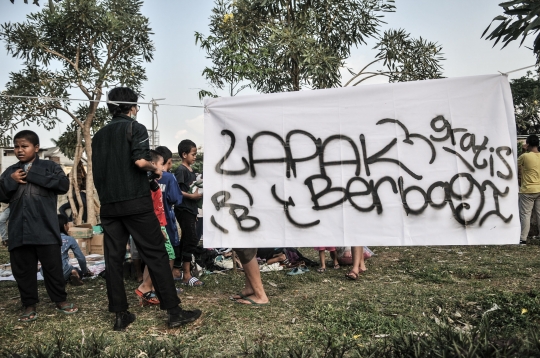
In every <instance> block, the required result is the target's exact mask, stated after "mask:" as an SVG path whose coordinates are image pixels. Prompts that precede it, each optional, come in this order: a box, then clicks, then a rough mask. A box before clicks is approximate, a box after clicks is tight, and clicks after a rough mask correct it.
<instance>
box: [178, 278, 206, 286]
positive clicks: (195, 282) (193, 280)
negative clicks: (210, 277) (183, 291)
mask: <svg viewBox="0 0 540 358" xmlns="http://www.w3.org/2000/svg"><path fill="white" fill-rule="evenodd" d="M182 285H184V286H192V287H200V286H203V285H204V282H202V281H201V280H199V279H198V278H197V277H195V276H192V277H191V278H190V279H189V281H188V282H182Z"/></svg>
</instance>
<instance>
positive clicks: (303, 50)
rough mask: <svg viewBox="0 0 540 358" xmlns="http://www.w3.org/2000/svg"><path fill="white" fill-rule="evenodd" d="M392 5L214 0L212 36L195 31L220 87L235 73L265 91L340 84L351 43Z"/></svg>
mask: <svg viewBox="0 0 540 358" xmlns="http://www.w3.org/2000/svg"><path fill="white" fill-rule="evenodd" d="M393 10H394V5H393V0H388V1H387V0H280V1H267V0H235V1H228V0H216V6H215V7H214V9H213V14H212V16H211V17H210V32H211V34H212V35H211V36H209V37H206V38H205V37H203V36H201V35H200V34H196V37H197V40H198V41H200V43H201V47H202V48H203V49H205V50H206V52H207V54H208V57H209V58H210V59H212V62H213V63H214V66H213V67H211V68H209V69H206V70H205V72H204V75H205V77H206V78H207V79H208V80H209V81H210V83H211V84H212V85H213V86H215V87H217V88H221V86H222V83H221V82H220V80H225V81H224V82H225V83H227V80H229V82H230V79H231V78H232V79H234V80H236V81H238V80H248V81H249V82H250V85H251V86H252V87H253V88H254V89H255V90H257V91H259V92H264V93H268V92H283V91H298V90H300V89H301V88H329V87H336V86H339V84H340V72H339V69H340V68H341V67H342V66H343V65H344V59H346V58H348V57H349V55H350V48H351V46H353V45H359V44H363V43H365V41H366V39H368V38H370V37H373V36H375V35H376V34H377V33H378V27H379V26H380V24H381V23H382V19H381V16H382V14H383V13H384V12H389V11H393ZM214 74H217V78H216V76H212V75H214ZM224 74H225V75H224Z"/></svg>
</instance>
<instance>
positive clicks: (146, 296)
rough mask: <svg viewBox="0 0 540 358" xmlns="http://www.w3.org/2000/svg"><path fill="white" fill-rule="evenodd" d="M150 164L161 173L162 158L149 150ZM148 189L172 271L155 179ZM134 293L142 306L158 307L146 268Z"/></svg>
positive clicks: (164, 219) (169, 248)
mask: <svg viewBox="0 0 540 358" xmlns="http://www.w3.org/2000/svg"><path fill="white" fill-rule="evenodd" d="M150 158H151V163H152V164H153V165H154V166H155V167H156V168H157V169H158V170H161V171H163V157H162V156H161V155H160V154H159V153H158V152H157V151H155V150H150ZM150 189H151V192H152V203H153V205H154V212H155V213H156V217H157V219H158V221H159V225H160V226H161V232H162V233H163V238H164V239H163V242H164V245H165V250H166V251H167V254H168V255H169V263H170V266H171V269H172V265H173V262H174V259H175V255H174V249H173V247H172V245H171V242H170V241H169V236H168V235H167V229H166V228H165V226H166V225H167V219H166V218H165V210H164V206H163V194H162V193H161V189H160V187H159V184H158V182H157V180H156V179H153V181H151V182H150ZM133 245H134V243H133ZM135 293H136V294H137V295H138V296H139V297H141V299H142V300H143V301H142V303H143V304H151V305H158V304H159V299H158V297H157V295H156V293H155V291H154V286H153V284H152V278H151V277H150V273H149V272H148V266H146V267H145V268H144V273H143V282H142V283H141V284H140V286H139V287H138V288H137V289H136V290H135Z"/></svg>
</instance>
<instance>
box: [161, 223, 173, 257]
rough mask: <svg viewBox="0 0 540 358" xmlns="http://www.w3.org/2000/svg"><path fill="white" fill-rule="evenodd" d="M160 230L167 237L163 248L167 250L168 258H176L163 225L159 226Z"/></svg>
mask: <svg viewBox="0 0 540 358" xmlns="http://www.w3.org/2000/svg"><path fill="white" fill-rule="evenodd" d="M161 231H162V232H163V235H164V236H165V237H166V238H167V241H165V250H167V254H168V255H169V260H174V259H175V258H176V255H175V254H174V248H173V246H172V245H171V240H169V235H167V229H166V228H165V226H162V227H161Z"/></svg>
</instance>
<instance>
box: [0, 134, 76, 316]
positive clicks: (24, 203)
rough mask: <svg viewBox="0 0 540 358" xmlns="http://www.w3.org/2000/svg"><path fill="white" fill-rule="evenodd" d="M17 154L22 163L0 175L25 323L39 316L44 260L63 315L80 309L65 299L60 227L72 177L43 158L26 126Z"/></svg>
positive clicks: (16, 140) (52, 292)
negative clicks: (60, 206) (59, 211)
mask: <svg viewBox="0 0 540 358" xmlns="http://www.w3.org/2000/svg"><path fill="white" fill-rule="evenodd" d="M13 141H14V144H15V146H14V152H15V155H16V156H17V158H18V159H19V162H18V163H16V164H13V165H12V166H10V167H9V168H7V169H6V170H5V172H4V173H2V175H1V176H0V186H1V191H2V192H3V193H4V194H5V197H2V200H3V201H4V202H9V207H10V210H11V213H10V221H9V227H8V231H9V246H8V250H9V254H10V260H11V267H12V270H13V276H14V277H15V280H16V281H17V286H18V288H19V293H20V294H21V302H22V305H23V307H24V311H23V313H22V315H21V316H20V318H19V321H21V322H31V321H35V320H36V319H37V317H38V314H37V312H36V304H37V303H38V302H39V299H38V288H37V263H38V260H39V261H40V262H41V267H42V269H43V278H44V280H45V288H46V289H47V293H48V294H49V297H50V298H51V301H53V302H54V303H55V304H56V309H57V310H59V311H61V312H62V313H65V314H72V313H76V312H77V311H78V309H77V307H75V306H74V305H73V304H70V303H67V302H66V298H67V294H66V290H65V286H66V282H65V280H64V274H63V272H62V256H61V252H60V246H61V245H62V240H61V239H60V230H59V226H58V217H57V215H56V205H57V195H58V194H65V193H67V191H68V188H69V180H68V178H67V177H66V175H65V174H64V171H63V170H62V168H61V167H60V166H59V165H58V164H56V163H55V162H53V161H50V160H41V159H39V157H38V155H37V153H38V152H39V137H38V136H37V134H36V133H34V132H32V131H29V130H24V131H20V132H19V133H17V134H15V137H14V138H13Z"/></svg>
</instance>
